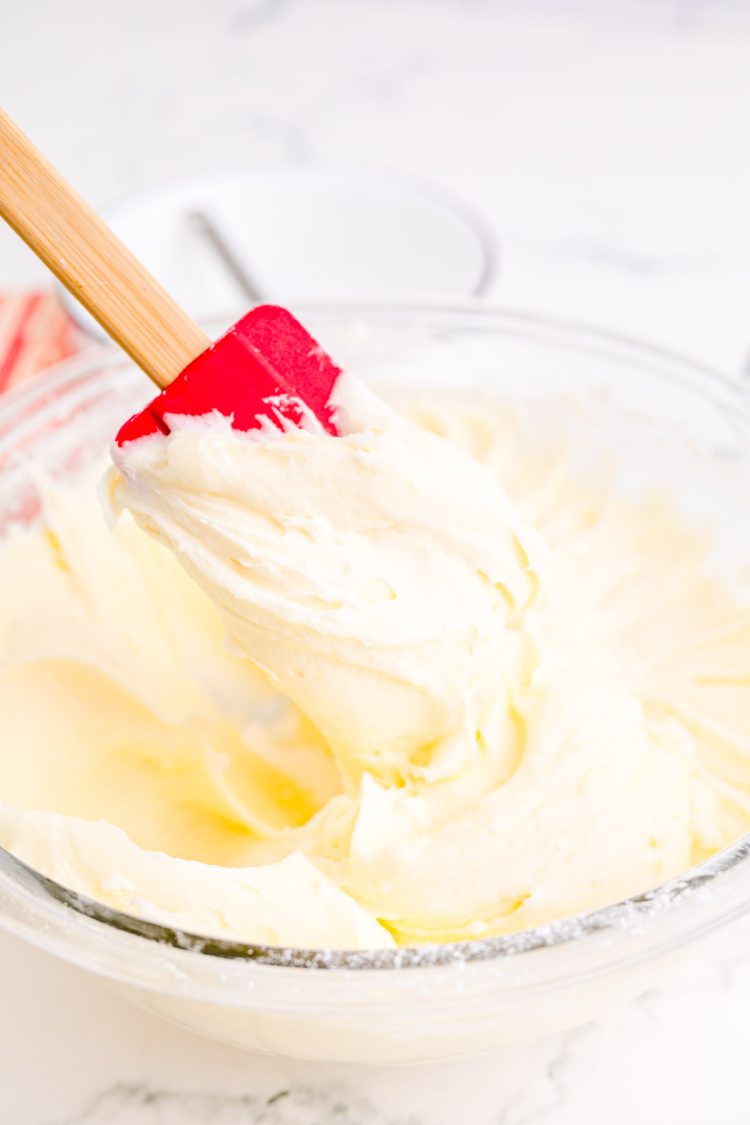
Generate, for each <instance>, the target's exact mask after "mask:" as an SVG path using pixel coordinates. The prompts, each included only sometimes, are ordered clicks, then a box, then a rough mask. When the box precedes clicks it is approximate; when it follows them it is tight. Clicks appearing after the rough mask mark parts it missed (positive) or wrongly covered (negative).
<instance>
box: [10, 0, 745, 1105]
mask: <svg viewBox="0 0 750 1125" xmlns="http://www.w3.org/2000/svg"><path fill="white" fill-rule="evenodd" d="M0 101H1V102H2V103H3V104H4V105H5V107H6V108H7V109H8V110H9V111H10V112H11V113H12V114H13V115H14V116H15V117H16V118H17V119H18V120H19V122H20V123H21V124H22V125H23V126H24V127H25V128H26V130H27V131H28V132H30V133H31V134H32V135H33V136H34V138H35V139H36V140H37V142H38V143H39V144H40V145H41V146H42V147H43V148H44V149H45V150H46V151H47V152H48V153H49V155H50V156H51V157H52V158H53V159H54V160H55V161H56V162H57V163H58V164H59V165H60V166H61V167H62V168H63V170H64V171H65V172H66V173H67V174H68V175H69V176H70V178H71V179H73V180H74V181H75V183H76V184H77V185H78V186H79V187H80V188H81V189H82V190H83V191H84V193H85V194H87V195H88V196H89V198H90V199H91V200H92V202H94V203H95V204H96V205H97V206H99V207H105V206H107V205H109V204H111V203H112V202H113V201H115V200H116V199H117V198H119V197H121V196H123V195H124V194H126V193H128V192H130V191H132V190H134V189H136V188H142V187H146V186H149V185H152V184H157V183H159V182H160V181H162V180H164V179H165V178H169V177H172V176H175V175H181V174H183V173H196V172H209V171H215V170H217V169H227V170H231V169H237V168H242V167H247V166H252V165H257V164H260V163H266V162H269V161H277V160H298V161H304V160H307V159H311V158H326V159H331V158H332V159H336V160H346V161H357V162H370V163H374V164H376V165H380V166H385V167H387V168H392V169H395V170H402V171H407V172H412V173H415V174H418V175H421V176H427V177H429V178H431V179H433V180H435V181H437V182H438V183H440V184H442V185H443V186H444V187H446V188H449V189H452V190H454V191H456V192H458V193H459V194H460V195H462V196H464V197H466V198H467V199H469V200H470V201H472V202H473V203H474V204H475V205H476V206H477V207H478V208H479V209H480V210H481V211H482V212H484V214H485V215H486V216H487V217H488V219H489V220H490V222H491V224H492V226H493V227H494V230H495V232H496V235H497V238H498V242H499V245H500V248H501V253H502V265H501V271H500V275H499V277H498V279H497V282H496V284H495V287H494V290H493V293H492V299H493V300H495V301H497V302H502V303H504V304H509V305H513V306H518V307H526V308H532V309H535V310H537V311H539V310H543V311H547V312H552V313H556V314H562V315H567V316H570V317H572V318H575V319H577V320H584V321H589V322H594V323H599V324H603V325H606V326H609V327H613V328H616V329H619V330H622V331H626V332H630V333H633V334H636V335H638V336H641V337H645V338H648V339H651V340H653V341H655V342H658V343H662V344H666V345H668V346H670V347H673V348H675V349H677V350H679V351H682V352H685V353H688V354H691V355H693V356H695V357H697V358H700V359H703V360H707V361H708V362H710V363H712V364H714V365H716V366H719V367H721V368H723V369H725V370H727V371H730V372H734V373H738V372H739V371H740V369H741V367H742V365H743V364H744V362H745V358H746V355H747V354H748V353H750V3H743V2H742V0H734V2H730V0H640V2H636V0H633V2H631V3H626V2H624V0H620V2H614V0H613V2H611V3H605V2H600V3H584V2H582V0H581V2H578V3H573V2H563V0H560V2H557V3H555V2H554V0H549V2H547V3H544V2H542V0H527V2H526V3H522V2H521V0H518V2H517V3H510V2H503V0H496V2H492V0H484V2H482V0H463V2H461V0H432V2H430V0H161V2H159V3H157V2H156V0H154V2H151V3H148V2H146V0H129V2H127V3H126V2H123V0H67V2H62V0H57V2H55V0H46V2H41V0H0ZM36 280H43V275H42V273H41V271H40V270H39V269H38V268H37V266H36V264H35V263H34V262H33V260H32V259H31V258H30V256H29V255H28V253H27V252H26V251H25V250H24V248H23V247H21V246H20V245H17V244H16V242H15V240H14V239H13V238H12V237H11V236H10V235H9V234H8V233H7V232H5V231H0V287H3V288H7V287H10V286H16V287H23V286H24V285H26V284H29V283H31V282H34V281H36ZM0 998H1V1000H2V1004H1V1006H0V1122H2V1125H6V1123H7V1125H100V1123H105V1122H106V1123H108V1125H109V1123H111V1125H192V1123H198V1122H200V1123H201V1125H202V1123H204V1122H206V1123H208V1122H211V1123H216V1125H234V1123H235V1122H237V1123H239V1122H243V1123H244V1122H255V1121H257V1122H262V1123H263V1125H328V1123H329V1122H330V1123H331V1125H449V1123H450V1125H453V1123H455V1125H459V1123H460V1125H464V1123H465V1125H529V1123H534V1125H536V1123H540V1125H588V1123H589V1122H591V1123H592V1125H593V1123H597V1125H599V1123H600V1122H602V1123H603V1122H607V1123H608V1125H619V1123H620V1122H622V1123H623V1125H624V1123H625V1122H632V1121H638V1122H640V1123H643V1125H706V1123H708V1122H723V1123H728V1125H744V1123H746V1122H748V1121H750V1070H749V1068H748V1066H747V1060H746V1043H747V1035H746V1030H745V1029H746V1026H747V1020H748V1012H750V926H748V925H745V926H744V928H743V926H742V925H740V926H739V927H735V928H734V929H733V930H732V931H730V932H728V933H725V934H724V935H722V936H721V937H720V938H719V939H718V940H717V941H715V942H714V944H713V946H711V947H709V948H706V949H705V950H702V951H699V952H698V953H697V954H696V956H695V957H694V958H693V960H692V962H691V966H690V970H689V973H688V976H687V979H686V980H684V981H683V983H682V984H681V985H680V986H676V987H674V988H670V990H668V991H665V992H663V993H660V994H657V995H650V996H648V997H646V998H644V999H643V1000H642V1001H640V1002H639V1003H637V1004H635V1005H632V1006H631V1007H630V1008H628V1009H627V1010H625V1011H623V1012H620V1013H615V1014H614V1015H613V1016H611V1017H610V1018H609V1019H607V1020H606V1021H604V1022H602V1023H600V1024H597V1025H594V1026H592V1027H589V1028H585V1029H582V1030H580V1031H577V1032H574V1033H572V1034H569V1035H567V1036H561V1037H558V1038H555V1039H551V1040H548V1041H546V1042H545V1043H542V1044H538V1045H536V1046H533V1047H529V1048H522V1049H518V1050H515V1051H511V1052H506V1054H505V1055H503V1056H500V1057H499V1058H494V1059H489V1060H479V1061H475V1062H471V1063H463V1064H460V1065H456V1066H452V1067H442V1068H440V1069H439V1070H436V1069H435V1068H430V1069H421V1070H418V1071H414V1070H402V1071H392V1072H372V1071H364V1070H356V1071H354V1070H345V1069H339V1068H334V1067H317V1066H315V1067H314V1066H308V1065H299V1064H292V1063H288V1062H284V1061H283V1060H264V1059H259V1058H253V1057H251V1056H244V1055H241V1054H239V1053H238V1052H235V1051H230V1050H227V1049H225V1048H222V1047H219V1046H216V1045H212V1044H208V1043H203V1042H202V1041H200V1040H199V1039H197V1038H194V1037H192V1036H190V1035H188V1034H186V1033H182V1032H178V1031H175V1030H173V1029H171V1028H169V1027H168V1026H166V1025H162V1024H160V1023H158V1022H157V1021H155V1020H154V1019H152V1018H151V1017H147V1016H145V1015H142V1014H140V1013H138V1012H136V1011H134V1010H131V1009H130V1008H128V1007H127V1006H126V1005H124V1004H123V1003H122V1002H121V1001H119V1000H116V999H114V998H111V997H109V996H108V994H107V993H106V992H105V991H104V990H103V989H102V988H101V986H100V985H98V984H97V983H96V982H94V981H93V980H90V979H89V978H87V977H85V976H83V975H82V974H80V973H78V972H77V971H75V970H73V969H69V968H67V967H65V966H62V965H59V964H57V963H56V962H54V961H53V960H51V959H50V958H48V957H46V956H45V955H43V954H41V953H37V952H36V951H33V950H30V949H27V948H25V947H22V946H21V945H20V944H19V943H18V942H16V941H15V940H14V939H10V938H6V937H1V938H0ZM276 1095H280V1096H278V1097H276ZM281 1095H283V1096H281ZM269 1099H271V1101H270V1104H269Z"/></svg>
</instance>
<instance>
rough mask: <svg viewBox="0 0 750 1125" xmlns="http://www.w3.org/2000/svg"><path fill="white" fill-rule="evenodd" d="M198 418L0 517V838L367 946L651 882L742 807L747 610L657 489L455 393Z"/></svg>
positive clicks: (65, 869) (242, 915) (255, 931)
mask: <svg viewBox="0 0 750 1125" xmlns="http://www.w3.org/2000/svg"><path fill="white" fill-rule="evenodd" d="M342 382H343V389H342V392H341V394H342V397H341V400H340V402H339V404H338V405H339V411H340V414H339V417H340V419H342V420H343V421H344V423H345V424H344V425H343V426H342V427H341V428H343V430H344V436H342V437H338V438H333V437H331V436H329V435H326V434H323V433H318V432H315V429H314V427H311V428H310V429H308V430H294V431H290V432H285V433H282V432H277V433H267V432H264V433H263V434H258V433H254V434H246V433H238V432H237V431H234V430H232V429H231V427H230V426H229V425H228V424H226V425H223V424H222V422H221V420H220V419H211V420H206V419H204V420H202V421H201V420H195V421H193V422H192V423H191V422H188V421H186V422H184V423H183V424H180V425H177V426H175V428H174V429H173V431H172V433H171V434H170V435H168V436H165V435H161V434H158V435H153V436H150V437H147V438H143V439H140V440H139V441H137V442H133V443H130V444H129V445H126V446H125V447H123V448H122V449H119V450H116V452H115V458H116V463H117V468H116V470H114V471H113V472H112V473H110V475H109V476H108V478H107V481H106V482H105V486H104V491H105V494H106V495H105V499H106V503H107V505H108V506H109V508H110V509H111V510H112V511H114V512H115V513H119V515H118V518H117V519H116V522H115V524H114V527H113V529H112V530H111V531H110V530H109V529H108V527H107V526H106V524H105V521H104V518H103V516H102V513H101V510H100V508H99V507H98V504H97V501H96V497H95V495H94V490H93V488H92V486H91V481H90V480H87V479H85V480H79V481H78V482H76V483H74V484H71V485H66V484H59V483H57V484H53V483H51V482H47V483H45V484H44V486H43V494H44V497H43V514H42V517H41V518H40V519H39V520H38V521H37V522H35V523H34V524H32V525H29V526H25V527H18V528H16V529H15V530H14V531H13V532H12V533H11V534H10V535H8V536H7V537H6V538H5V540H3V541H2V543H0V660H1V661H2V663H1V665H0V709H1V710H2V714H3V718H4V738H3V740H2V745H1V746H0V801H1V802H2V805H1V806H0V844H1V845H2V846H4V847H6V848H8V849H10V850H11V851H13V852H14V853H15V854H16V855H18V856H19V857H20V858H21V859H23V860H25V861H26V862H28V863H29V864H31V865H32V866H34V867H36V868H38V869H39V870H41V871H43V872H44V873H46V874H47V875H49V876H51V877H52V878H54V879H56V880H57V881H59V882H61V883H64V884H66V885H67V886H69V887H71V888H73V889H75V890H78V891H80V892H82V893H85V894H87V895H90V896H91V897H93V898H95V899H98V900H100V901H102V902H105V903H107V904H109V905H111V906H113V907H116V908H118V909H121V910H125V911H127V912H129V913H134V914H137V915H140V916H143V917H146V918H149V919H153V920H157V921H161V922H164V923H166V924H169V925H171V926H177V927H180V928H183V929H187V930H191V931H195V932H200V933H205V934H210V935H216V936H223V937H234V938H238V939H245V940H248V941H255V942H263V943H269V944H281V945H285V946H293V945H296V946H304V947H326V948H368V947H377V946H388V945H392V944H394V943H395V944H414V943H420V942H426V941H448V940H459V939H462V938H476V937H483V936H489V935H492V934H498V933H506V932H510V931H514V930H519V929H523V928H526V927H530V926H534V925H537V924H540V923H543V922H545V921H549V920H552V919H554V918H558V917H561V916H563V915H567V914H571V913H576V912H579V911H582V910H587V909H590V908H593V907H596V906H600V905H604V904H606V903H608V902H613V901H616V900H617V899H620V898H622V897H625V896H627V895H630V894H633V893H636V892H638V891H642V890H646V889H648V888H650V887H653V886H655V885H657V884H659V883H661V882H663V881H664V880H665V879H667V878H669V877H671V876H673V875H676V874H678V873H679V872H681V871H683V870H685V869H686V868H688V867H690V866H691V865H693V864H695V863H697V862H700V861H701V860H702V859H703V858H705V857H706V856H708V855H710V854H712V853H713V852H715V851H716V850H718V849H719V848H721V847H723V846H724V845H726V844H728V843H730V842H731V841H732V840H734V839H736V838H737V837H738V836H739V835H740V834H741V833H742V832H744V831H746V830H747V829H748V827H749V826H750V745H749V744H748V737H749V736H748V731H750V657H749V656H748V654H749V653H750V611H749V610H748V609H747V608H746V607H744V606H743V604H742V599H741V597H740V595H739V594H738V592H737V591H730V590H729V588H728V587H727V586H726V585H725V584H724V583H723V582H722V581H720V579H719V578H718V577H717V576H715V575H714V574H713V573H712V572H711V569H710V568H709V567H708V565H707V562H706V556H707V553H708V548H709V544H708V542H707V541H706V539H705V537H704V536H703V535H701V534H700V533H698V532H697V531H695V530H694V529H693V528H691V527H690V526H688V524H687V523H686V522H685V520H684V519H683V517H681V516H679V515H678V514H677V511H676V509H675V508H674V507H673V506H672V505H671V504H670V502H669V501H668V500H667V499H664V498H660V497H655V496H648V495H638V496H628V495H627V494H626V493H623V492H621V491H620V490H619V489H617V488H616V487H615V486H614V482H613V479H612V478H610V477H608V476H607V475H606V474H602V473H599V474H590V475H588V476H587V475H585V474H583V473H581V472H579V471H578V470H577V469H575V468H574V467H573V465H572V463H571V458H570V456H569V451H568V450H566V449H565V447H564V445H562V444H560V443H558V444H554V443H553V444H549V445H547V446H546V447H544V448H540V447H539V444H538V443H536V444H534V443H531V442H527V440H526V434H525V430H524V425H523V423H522V420H521V419H520V416H519V415H518V413H517V412H515V411H513V410H511V409H510V408H508V407H503V406H502V405H500V404H497V403H493V402H491V401H490V400H486V401H482V400H478V399H477V398H476V396H473V397H472V398H471V399H469V398H462V397H461V396H460V395H456V394H447V393H438V392H436V393H434V394H427V393H419V394H412V395H410V396H402V397H401V398H400V399H399V400H398V407H399V410H398V412H397V411H396V410H394V409H393V408H391V407H390V406H386V405H385V404H383V403H382V402H381V401H380V400H379V399H377V398H376V397H375V396H373V395H371V394H370V393H369V392H367V391H366V390H365V389H364V388H363V387H361V386H360V385H359V384H358V383H356V381H354V380H353V379H349V378H348V377H347V378H346V379H345V380H343V381H342Z"/></svg>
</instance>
